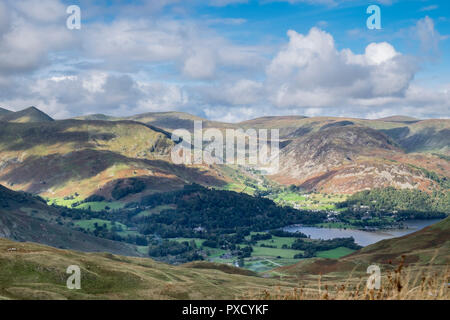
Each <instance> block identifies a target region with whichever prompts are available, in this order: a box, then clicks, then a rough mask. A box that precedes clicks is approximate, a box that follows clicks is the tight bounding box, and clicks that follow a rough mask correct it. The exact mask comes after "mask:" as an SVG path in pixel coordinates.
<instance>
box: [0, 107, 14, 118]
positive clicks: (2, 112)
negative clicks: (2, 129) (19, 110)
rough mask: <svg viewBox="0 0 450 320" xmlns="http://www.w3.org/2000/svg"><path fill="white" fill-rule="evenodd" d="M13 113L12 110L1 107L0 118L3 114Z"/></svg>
mask: <svg viewBox="0 0 450 320" xmlns="http://www.w3.org/2000/svg"><path fill="white" fill-rule="evenodd" d="M10 113H12V111H9V110H8V109H4V108H0V119H1V117H2V116H4V115H7V114H10Z"/></svg>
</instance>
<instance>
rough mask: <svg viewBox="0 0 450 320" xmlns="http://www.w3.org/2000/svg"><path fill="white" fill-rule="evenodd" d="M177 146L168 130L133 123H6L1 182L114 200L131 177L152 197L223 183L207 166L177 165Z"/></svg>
mask: <svg viewBox="0 0 450 320" xmlns="http://www.w3.org/2000/svg"><path fill="white" fill-rule="evenodd" d="M173 145H174V142H173V141H172V140H171V139H170V136H169V134H168V133H167V132H165V131H163V130H161V129H158V128H155V127H151V126H148V125H145V124H142V123H139V122H134V121H114V122H111V121H80V120H64V121H53V122H47V123H4V124H3V125H2V126H1V127H0V168H1V170H0V183H1V184H4V185H5V186H8V187H9V188H12V189H15V190H25V191H29V192H33V193H38V194H40V195H43V196H46V197H52V198H58V197H66V196H73V195H75V193H77V194H78V195H79V196H80V197H82V198H85V197H87V196H90V195H92V194H101V195H104V196H106V197H109V196H110V194H111V190H112V189H114V187H115V186H116V184H117V182H118V181H120V180H124V179H131V178H133V179H141V180H142V181H143V183H145V185H146V188H145V192H147V193H148V192H150V193H151V192H155V191H168V190H174V189H177V188H180V187H182V186H183V185H184V184H186V183H191V182H197V183H204V184H210V185H220V184H221V183H222V182H221V181H220V179H217V178H216V177H215V176H214V174H211V173H210V172H208V171H207V170H206V169H207V168H206V169H205V168H186V167H184V166H177V165H173V164H172V163H171V161H170V150H171V148H172V147H173ZM125 183H127V182H125Z"/></svg>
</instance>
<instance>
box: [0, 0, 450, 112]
mask: <svg viewBox="0 0 450 320" xmlns="http://www.w3.org/2000/svg"><path fill="white" fill-rule="evenodd" d="M72 4H76V5H79V7H80V9H81V23H82V28H81V30H68V29H67V28H66V27H65V21H66V19H67V16H68V15H67V14H66V12H65V9H66V7H67V6H68V5H72ZM372 4H376V5H378V6H379V7H380V9H381V24H382V29H381V30H369V29H368V28H367V27H366V20H367V18H368V17H369V14H367V13H366V9H367V7H368V6H369V5H372ZM0 18H2V19H0V21H2V22H1V23H0V37H1V39H2V41H1V42H0V57H1V58H2V59H0V60H1V62H0V89H1V90H0V106H2V107H6V108H10V109H13V110H18V109H21V108H23V107H27V106H29V105H35V106H37V107H39V108H41V109H43V110H44V111H46V112H48V113H49V114H50V115H52V116H54V117H56V118H66V117H71V116H77V115H80V114H87V113H105V114H110V115H117V116H120V115H130V114H134V113H142V112H155V111H170V110H179V111H185V112H189V113H194V114H196V115H200V116H204V117H208V118H211V119H215V120H223V121H240V120H245V119H249V118H254V117H258V116H265V115H289V114H301V115H307V116H322V115H330V116H350V117H365V118H377V117H383V116H389V115H394V114H399V113H402V114H405V115H411V116H419V117H423V118H427V117H435V118H448V117H449V114H450V112H449V111H450V101H449V100H450V55H449V53H450V2H449V1H445V0H440V1H434V0H415V1H401V0H397V1H396V0H379V1H359V0H356V1H352V0H318V1H314V0H286V1H284V0H279V1H275V0H273V1H272V0H261V1H258V0H209V1H200V0H184V1H181V0H149V1H146V0H141V1H131V0H129V1H113V0H110V1H96V2H95V4H93V2H92V1H87V0H80V1H75V0H73V1H72V0H68V1H66V0H64V1H61V0H42V1H34V0H23V1H20V2H17V1H12V0H6V1H5V2H4V3H3V4H0Z"/></svg>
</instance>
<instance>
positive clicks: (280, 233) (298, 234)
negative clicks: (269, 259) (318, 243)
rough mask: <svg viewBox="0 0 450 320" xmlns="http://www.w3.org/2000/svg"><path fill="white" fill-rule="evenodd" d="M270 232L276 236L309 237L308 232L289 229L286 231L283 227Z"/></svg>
mask: <svg viewBox="0 0 450 320" xmlns="http://www.w3.org/2000/svg"><path fill="white" fill-rule="evenodd" d="M269 233H270V234H272V235H274V236H275V237H283V238H308V236H307V235H306V234H304V233H303V232H300V231H296V232H288V231H284V230H282V229H275V230H270V231H269Z"/></svg>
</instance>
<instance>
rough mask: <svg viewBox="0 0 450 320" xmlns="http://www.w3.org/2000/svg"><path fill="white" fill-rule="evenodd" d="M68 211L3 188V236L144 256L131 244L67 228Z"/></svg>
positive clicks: (0, 215)
mask: <svg viewBox="0 0 450 320" xmlns="http://www.w3.org/2000/svg"><path fill="white" fill-rule="evenodd" d="M65 211H66V209H63V208H56V207H50V206H47V205H46V204H45V202H44V201H42V200H40V199H38V198H35V197H32V196H30V195H28V194H25V193H21V192H14V191H12V190H9V189H7V188H5V187H3V186H1V185H0V237H3V238H9V239H12V240H15V241H32V242H39V243H43V244H47V245H51V246H54V247H59V248H70V249H74V250H81V251H88V252H91V251H92V252H94V251H102V252H113V253H117V254H123V255H133V256H139V255H140V254H139V253H138V252H137V251H136V249H135V247H133V246H131V245H128V244H124V243H120V242H115V241H110V240H106V239H101V238H97V237H93V236H90V235H87V234H85V233H82V232H79V231H76V230H73V229H71V228H69V227H67V226H65V225H66V224H67V223H69V222H70V220H67V219H66V218H65V215H66V214H65Z"/></svg>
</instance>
